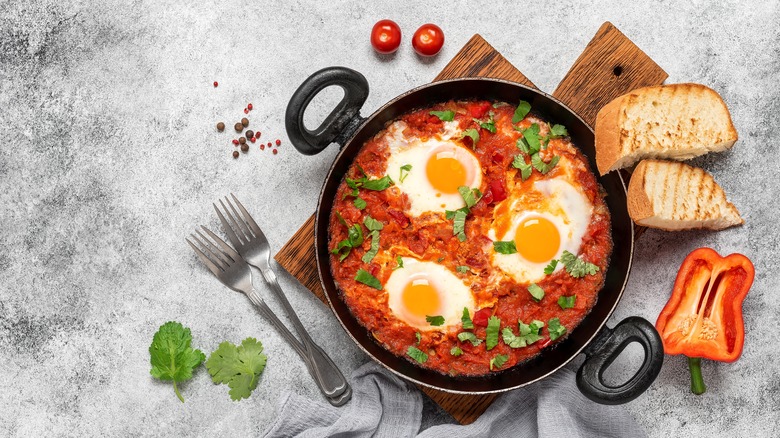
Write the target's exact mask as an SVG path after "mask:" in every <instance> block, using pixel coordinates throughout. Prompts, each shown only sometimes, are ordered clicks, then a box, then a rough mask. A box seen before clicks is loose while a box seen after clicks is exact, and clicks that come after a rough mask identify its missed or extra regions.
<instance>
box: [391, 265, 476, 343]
mask: <svg viewBox="0 0 780 438" xmlns="http://www.w3.org/2000/svg"><path fill="white" fill-rule="evenodd" d="M402 260H403V266H404V267H403V268H400V269H396V270H395V271H393V273H392V274H391V275H390V278H388V279H387V282H386V283H385V285H384V289H385V290H386V291H387V295H388V300H387V304H388V306H389V307H390V310H391V311H392V312H393V314H394V315H395V316H396V317H397V318H398V319H400V320H401V321H403V322H405V323H407V324H409V325H410V326H412V327H415V328H417V329H419V330H420V331H435V330H438V331H445V330H447V329H448V328H449V327H452V326H455V325H457V324H460V323H461V316H462V315H463V308H464V307H465V308H467V309H469V313H470V314H473V313H474V308H475V302H474V295H473V294H472V292H471V288H470V287H469V286H467V285H466V284H464V283H463V281H462V280H461V279H459V278H458V277H457V276H456V275H455V274H454V273H453V272H452V271H450V270H449V269H447V268H446V267H444V266H442V265H440V264H438V263H434V262H423V261H419V260H417V259H415V258H411V257H402ZM420 279H425V280H427V281H428V283H429V284H430V285H431V286H433V287H434V288H435V289H436V291H437V292H438V293H439V303H440V306H439V309H438V310H437V311H436V312H435V313H434V314H433V315H430V316H442V317H443V318H444V324H443V325H441V326H432V325H430V323H428V322H427V321H426V320H425V317H424V316H422V317H420V316H417V315H414V314H412V313H411V312H409V311H408V310H406V308H405V306H404V302H403V298H402V295H403V291H404V288H405V287H406V285H407V284H409V283H410V282H413V281H415V280H420Z"/></svg>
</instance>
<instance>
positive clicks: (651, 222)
mask: <svg viewBox="0 0 780 438" xmlns="http://www.w3.org/2000/svg"><path fill="white" fill-rule="evenodd" d="M628 215H629V216H631V219H632V220H633V221H634V222H636V223H637V224H639V225H644V226H646V227H651V228H660V229H662V230H669V231H673V230H688V229H694V228H709V229H712V230H722V229H724V228H728V227H730V226H733V225H741V224H742V223H744V222H745V221H744V220H742V217H740V215H739V212H738V211H737V209H736V207H734V205H733V204H732V203H730V202H728V201H727V200H726V193H725V192H724V191H723V189H722V188H720V186H719V185H718V184H717V183H716V182H715V180H714V179H713V178H712V175H710V174H709V173H707V172H705V171H704V170H702V169H699V168H697V167H693V166H689V165H687V164H683V163H677V162H673V161H662V160H643V161H642V162H640V163H639V165H638V166H636V169H635V170H634V173H633V174H632V175H631V182H630V183H629V184H628Z"/></svg>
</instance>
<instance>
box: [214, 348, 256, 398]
mask: <svg viewBox="0 0 780 438" xmlns="http://www.w3.org/2000/svg"><path fill="white" fill-rule="evenodd" d="M267 360H268V358H267V357H266V355H265V354H263V344H262V343H261V342H260V341H258V340H257V339H255V338H246V339H244V340H243V341H242V342H241V345H240V346H238V347H237V346H235V345H233V344H232V343H230V342H223V343H221V344H219V347H218V348H217V349H216V350H215V351H214V352H213V353H211V355H210V356H209V360H207V361H206V368H207V369H208V370H209V374H211V380H212V381H213V382H214V383H225V384H227V385H228V386H229V387H230V391H229V394H230V398H231V399H232V400H241V399H242V398H248V397H249V395H250V394H252V390H254V389H255V388H257V383H258V381H259V379H260V374H262V372H263V370H264V369H265V363H266V361H267Z"/></svg>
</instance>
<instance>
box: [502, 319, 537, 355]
mask: <svg viewBox="0 0 780 438" xmlns="http://www.w3.org/2000/svg"><path fill="white" fill-rule="evenodd" d="M517 326H518V329H519V336H517V338H518V340H516V341H515V342H516V343H517V344H518V345H520V347H525V346H527V345H531V344H533V343H534V342H537V341H539V340H540V339H542V336H541V335H540V334H539V332H541V330H542V327H544V323H543V322H542V321H537V320H534V321H532V322H531V324H523V321H517ZM505 331H506V330H505ZM504 342H507V339H506V338H504ZM510 347H512V348H519V347H514V346H512V345H510Z"/></svg>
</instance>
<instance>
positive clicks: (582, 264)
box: [561, 250, 599, 278]
mask: <svg viewBox="0 0 780 438" xmlns="http://www.w3.org/2000/svg"><path fill="white" fill-rule="evenodd" d="M561 263H563V266H564V267H565V268H566V272H568V273H569V275H571V276H572V277H574V278H580V277H584V276H586V275H594V274H595V273H596V272H598V271H599V267H598V266H596V265H594V264H593V263H588V262H586V261H585V260H582V259H581V258H579V257H577V256H576V255H574V254H572V253H570V252H569V251H566V250H564V251H563V254H561Z"/></svg>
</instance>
